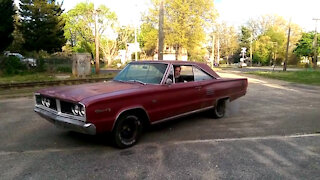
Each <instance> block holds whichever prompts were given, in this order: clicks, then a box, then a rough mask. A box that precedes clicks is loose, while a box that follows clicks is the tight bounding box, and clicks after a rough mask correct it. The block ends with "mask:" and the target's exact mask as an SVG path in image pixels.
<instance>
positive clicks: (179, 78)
mask: <svg viewBox="0 0 320 180" xmlns="http://www.w3.org/2000/svg"><path fill="white" fill-rule="evenodd" d="M174 79H175V83H185V82H190V81H194V77H193V72H192V66H185V65H182V66H180V65H174Z"/></svg>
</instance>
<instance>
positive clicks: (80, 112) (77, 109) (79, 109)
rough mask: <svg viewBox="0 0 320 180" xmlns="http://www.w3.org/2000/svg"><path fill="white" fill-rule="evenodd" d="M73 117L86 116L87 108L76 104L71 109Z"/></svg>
mask: <svg viewBox="0 0 320 180" xmlns="http://www.w3.org/2000/svg"><path fill="white" fill-rule="evenodd" d="M71 111H72V113H73V115H76V116H84V115H85V113H86V110H85V107H84V106H83V105H81V104H75V105H73V106H72V107H71Z"/></svg>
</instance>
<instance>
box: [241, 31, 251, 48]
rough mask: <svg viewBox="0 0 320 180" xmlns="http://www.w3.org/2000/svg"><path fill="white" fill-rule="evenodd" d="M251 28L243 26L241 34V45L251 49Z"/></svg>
mask: <svg viewBox="0 0 320 180" xmlns="http://www.w3.org/2000/svg"><path fill="white" fill-rule="evenodd" d="M250 40H251V30H250V29H249V28H248V27H246V26H241V34H240V37H239V42H240V43H239V46H240V47H245V48H247V50H249V49H250Z"/></svg>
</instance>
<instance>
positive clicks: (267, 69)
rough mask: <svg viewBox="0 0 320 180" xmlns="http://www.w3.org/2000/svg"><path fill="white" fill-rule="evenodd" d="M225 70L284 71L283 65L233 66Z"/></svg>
mask: <svg viewBox="0 0 320 180" xmlns="http://www.w3.org/2000/svg"><path fill="white" fill-rule="evenodd" d="M223 69H224V71H233V72H252V71H283V67H282V66H276V67H275V68H273V67H272V66H261V67H250V66H248V67H244V68H238V67H232V68H223ZM303 70H305V69H303V68H287V71H303Z"/></svg>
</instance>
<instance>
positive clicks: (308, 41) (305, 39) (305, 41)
mask: <svg viewBox="0 0 320 180" xmlns="http://www.w3.org/2000/svg"><path fill="white" fill-rule="evenodd" d="M313 44H314V32H308V33H303V34H302V37H301V39H300V40H299V41H298V43H297V44H296V48H295V49H294V54H295V55H297V56H298V57H302V56H306V57H308V58H309V57H313V55H314V50H313ZM318 44H320V36H319V35H318ZM319 52H320V47H318V53H319Z"/></svg>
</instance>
